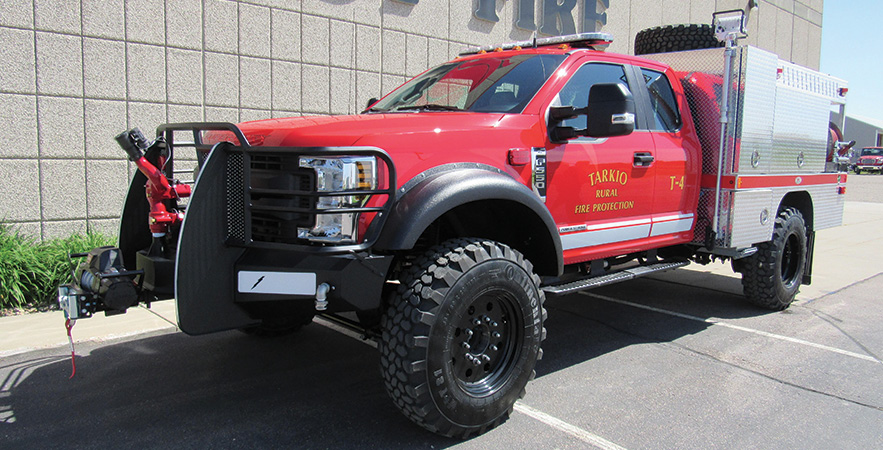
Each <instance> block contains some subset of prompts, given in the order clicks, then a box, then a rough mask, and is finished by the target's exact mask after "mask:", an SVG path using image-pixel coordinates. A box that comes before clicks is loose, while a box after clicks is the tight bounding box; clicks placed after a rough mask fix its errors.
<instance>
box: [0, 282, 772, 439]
mask: <svg viewBox="0 0 883 450" xmlns="http://www.w3.org/2000/svg"><path fill="white" fill-rule="evenodd" d="M591 292H592V293H596V294H599V295H604V296H609V297H615V298H618V299H622V300H626V301H630V302H634V303H641V304H645V305H647V306H652V307H656V308H661V309H669V310H675V311H678V312H681V313H684V314H690V315H694V316H697V317H719V318H737V317H750V316H757V315H761V314H764V313H766V312H765V311H763V310H759V309H756V308H753V307H751V306H748V305H747V304H746V303H745V302H743V301H742V300H740V299H739V298H738V297H737V296H734V295H732V294H727V293H722V292H717V291H711V290H706V289H700V288H695V287H685V286H683V285H678V284H674V283H666V282H662V281H657V280H636V281H633V282H631V283H624V284H620V285H615V286H610V287H607V288H601V289H597V290H594V291H591ZM547 308H548V310H549V319H548V321H547V324H546V328H547V329H548V330H549V337H548V339H547V340H546V342H545V343H544V345H543V348H544V349H545V358H544V359H543V360H542V361H540V363H539V364H538V366H537V372H538V376H540V377H542V376H545V375H548V374H551V373H554V372H556V371H559V370H563V369H567V368H569V367H571V366H573V365H576V364H579V363H582V362H585V361H588V360H591V359H593V358H596V357H598V356H600V355H603V354H606V353H609V352H614V351H617V350H619V349H622V348H625V347H628V346H631V345H635V344H642V343H648V342H667V341H671V340H674V339H677V338H679V337H682V336H685V335H690V334H695V333H699V332H701V331H703V330H705V329H706V328H708V327H709V326H711V325H710V324H707V323H702V322H697V321H694V320H688V319H683V318H678V317H673V316H670V315H665V314H660V313H656V312H651V311H646V310H642V309H639V308H635V307H633V306H627V305H621V304H616V303H611V302H609V301H604V300H599V299H597V298H593V297H591V296H586V295H580V294H576V295H570V296H567V297H561V298H557V299H550V300H548V301H547ZM65 351H66V349H64V348H61V349H54V350H49V351H42V352H32V353H29V354H25V355H17V356H13V357H10V358H5V361H4V362H3V363H2V364H0V382H2V384H0V436H2V439H3V440H4V441H5V442H6V444H4V447H5V448H19V447H27V448H56V447H70V446H75V447H81V448H108V447H111V448H117V447H131V448H160V447H162V448H168V447H175V448H181V447H184V448H187V447H200V448H207V447H222V448H254V447H259V448H276V447H298V448H303V447H306V448H384V449H392V448H417V447H419V448H430V447H431V448H447V447H450V446H452V445H455V444H457V443H459V442H460V441H458V440H452V439H446V438H442V437H439V436H436V435H434V434H432V433H429V432H427V431H425V430H423V429H421V428H419V427H417V426H415V425H413V424H411V423H410V422H409V421H408V420H407V419H406V418H405V417H404V416H403V415H402V414H400V413H399V411H398V410H397V409H396V408H395V406H394V405H393V404H392V402H391V401H390V400H389V398H388V397H387V395H386V392H385V389H384V387H383V382H382V380H381V377H380V374H379V369H378V362H377V360H378V355H377V351H376V350H375V349H372V348H371V347H369V346H367V345H364V344H362V343H359V342H356V341H355V340H353V339H352V338H349V337H346V336H343V335H341V334H339V333H337V332H335V331H332V330H330V329H328V328H325V327H322V326H319V325H316V324H313V325H311V326H309V327H306V328H305V329H304V330H302V331H301V332H300V333H298V334H296V335H293V336H288V337H284V338H278V339H256V338H252V337H248V336H245V335H242V334H241V333H238V332H226V333H219V334H214V335H208V336H199V337H190V336H186V335H183V334H181V333H173V334H164V335H159V336H154V337H148V338H143V339H139V340H134V341H128V342H121V343H116V344H110V345H97V344H88V343H82V344H80V345H79V347H78V353H79V354H81V355H83V356H80V357H79V358H78V361H77V367H78V373H77V376H76V377H75V378H74V379H72V380H68V375H69V374H70V361H69V360H68V359H67V358H65V356H64V355H65Z"/></svg>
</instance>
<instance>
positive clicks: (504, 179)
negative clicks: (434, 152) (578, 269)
mask: <svg viewBox="0 0 883 450" xmlns="http://www.w3.org/2000/svg"><path fill="white" fill-rule="evenodd" d="M482 200H508V201H512V202H517V203H519V204H521V205H523V206H525V207H527V208H528V209H530V211H532V212H533V213H534V214H535V215H536V217H537V218H539V219H540V220H541V221H542V223H543V224H544V225H545V227H546V230H547V232H548V234H549V238H550V240H551V242H552V244H553V247H554V249H550V250H551V251H554V252H555V259H556V260H557V263H558V264H557V266H558V268H557V269H558V270H557V271H558V273H559V274H560V273H561V272H562V270H563V267H564V261H563V253H562V247H561V237H560V236H559V235H558V227H557V225H555V220H554V219H553V218H552V214H551V213H549V210H548V209H547V208H546V205H545V204H544V203H543V201H542V200H540V198H539V197H538V196H537V195H536V194H535V193H534V192H533V191H531V190H530V189H529V188H528V187H527V186H525V185H523V184H521V183H520V182H518V181H517V180H515V179H514V178H512V177H511V176H509V175H508V174H506V173H505V172H503V171H501V170H499V169H497V168H495V167H491V166H485V165H480V164H452V165H448V166H440V167H436V168H434V169H431V170H429V171H427V172H424V173H422V174H420V175H418V176H416V177H414V178H413V179H412V180H411V181H410V182H409V183H407V184H406V185H405V186H404V187H402V188H401V189H399V195H398V198H397V199H396V202H395V204H394V205H393V207H392V210H391V212H390V216H389V218H388V219H387V222H386V224H385V225H384V227H383V230H382V231H381V233H380V237H379V238H378V240H377V243H376V245H375V247H376V248H378V249H383V250H389V251H396V250H410V249H412V248H413V247H414V245H415V244H416V243H417V239H419V238H420V236H421V235H422V234H423V232H424V231H425V230H426V229H427V228H428V227H429V226H430V225H431V224H432V223H433V222H435V221H436V220H438V218H440V217H441V216H442V215H444V214H445V213H447V212H448V211H451V210H452V209H454V208H456V207H457V206H460V205H464V204H466V203H470V202H475V201H482Z"/></svg>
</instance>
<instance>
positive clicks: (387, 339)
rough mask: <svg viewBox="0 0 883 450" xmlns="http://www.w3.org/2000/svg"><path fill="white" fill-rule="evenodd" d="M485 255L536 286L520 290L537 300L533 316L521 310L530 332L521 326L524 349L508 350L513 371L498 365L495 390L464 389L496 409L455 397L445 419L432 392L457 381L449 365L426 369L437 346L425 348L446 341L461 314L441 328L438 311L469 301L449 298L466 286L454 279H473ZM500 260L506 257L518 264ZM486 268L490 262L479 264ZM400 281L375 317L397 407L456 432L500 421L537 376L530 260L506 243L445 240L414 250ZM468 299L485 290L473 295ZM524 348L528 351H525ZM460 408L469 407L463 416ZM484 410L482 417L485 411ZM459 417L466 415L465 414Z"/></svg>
mask: <svg viewBox="0 0 883 450" xmlns="http://www.w3.org/2000/svg"><path fill="white" fill-rule="evenodd" d="M501 261H502V263H501ZM488 262H491V263H493V264H502V265H503V266H504V267H509V268H512V269H515V270H517V268H520V269H521V270H523V271H524V273H523V274H519V275H518V277H520V278H521V279H522V280H529V284H531V285H532V288H531V289H533V290H535V292H533V293H527V292H528V291H521V292H523V293H524V296H525V298H526V297H530V298H536V299H537V302H536V304H535V305H534V304H531V305H530V306H529V311H530V312H531V315H532V316H534V317H523V318H522V321H523V323H525V324H528V323H530V324H534V325H535V327H530V328H531V330H535V331H534V332H533V333H532V332H527V331H525V332H523V339H522V340H521V342H522V346H521V347H519V348H521V349H522V350H521V352H520V353H519V354H527V355H526V356H524V355H522V356H521V357H515V358H514V361H513V362H511V363H506V364H512V365H513V367H514V366H517V369H518V370H513V371H511V372H510V371H509V370H508V369H507V370H505V373H506V376H505V377H502V379H503V380H505V382H504V385H503V387H501V388H500V389H499V391H495V392H493V393H491V394H490V395H488V396H486V397H468V396H466V398H467V400H470V401H471V400H475V401H476V402H478V401H483V402H487V403H486V406H487V408H486V409H488V410H494V411H495V413H493V414H487V413H486V412H485V409H483V408H471V407H472V406H473V404H472V403H469V402H468V401H467V402H462V403H458V408H459V409H456V410H455V411H457V412H458V413H461V414H460V416H461V417H453V418H451V417H448V416H446V415H445V406H444V405H441V406H440V405H439V403H443V401H440V400H439V398H441V395H442V394H444V393H445V392H446V391H445V389H449V390H451V391H453V390H455V389H457V386H458V385H457V384H456V383H458V381H457V379H456V378H455V377H453V376H449V375H450V374H449V373H448V372H445V376H444V379H445V380H446V381H441V380H442V375H440V373H441V369H438V370H434V371H433V372H434V373H430V371H431V367H433V366H435V365H436V363H435V362H434V361H435V360H434V358H435V357H437V355H438V353H436V354H433V353H431V352H430V351H429V349H431V348H433V347H436V346H438V345H441V344H440V343H444V342H450V341H445V338H444V336H448V335H450V334H449V333H450V331H449V330H451V329H452V328H454V327H455V325H453V324H454V323H456V320H461V319H456V318H455V319H454V320H451V321H449V322H448V326H447V328H444V327H443V322H445V320H443V319H442V316H445V317H454V316H453V315H447V314H448V313H447V312H446V311H457V308H458V307H457V306H456V305H458V304H468V303H469V302H470V301H471V300H464V301H460V302H454V301H452V298H456V296H457V292H458V291H459V292H471V291H467V290H465V289H464V288H463V287H462V286H463V285H462V284H461V285H458V282H460V281H461V280H466V281H463V283H466V282H467V281H468V280H469V279H470V277H472V278H471V279H472V280H475V279H477V278H476V277H477V276H478V275H481V274H483V272H482V271H481V269H480V267H481V266H482V265H485V264H486V263H488ZM506 263H511V264H513V265H514V266H517V268H516V267H513V266H512V265H510V264H506ZM485 267H490V266H488V265H485ZM494 267H496V266H494ZM470 272H472V274H471V275H470ZM483 279H484V278H482V280H483ZM400 281H401V284H400V285H399V287H398V289H397V290H396V292H395V293H393V295H391V298H390V299H389V300H388V303H387V305H388V306H387V307H386V310H385V311H384V314H383V316H382V318H381V330H382V336H381V340H380V345H379V349H380V366H381V372H382V376H383V379H384V384H385V386H386V389H387V392H388V393H389V395H390V397H391V398H392V400H393V402H394V403H395V405H396V407H398V408H399V409H400V410H401V411H402V413H403V414H404V415H405V416H406V417H408V418H409V419H410V420H412V421H413V422H415V423H417V424H418V425H420V426H422V427H424V428H426V429H427V430H429V431H432V432H434V433H437V434H440V435H443V436H448V437H456V438H461V439H467V438H470V437H472V436H476V435H479V434H482V433H484V432H486V431H488V430H490V429H492V428H494V427H496V426H498V425H500V424H501V423H503V422H505V421H506V419H508V417H509V415H510V414H511V412H512V409H513V405H514V403H515V401H516V400H517V399H518V398H521V397H523V396H524V393H525V389H524V385H525V384H526V383H527V382H528V381H529V380H532V379H533V378H534V376H535V375H536V372H535V371H534V370H533V369H534V365H535V363H536V360H539V359H540V358H541V357H542V350H541V349H540V344H541V342H542V340H543V339H545V336H546V330H545V328H543V327H542V325H543V321H544V320H545V318H546V310H545V309H544V308H543V302H544V300H545V295H544V293H543V291H542V290H541V289H539V285H540V278H539V277H538V276H537V275H536V274H534V272H533V266H532V264H531V263H530V262H529V261H528V260H526V259H525V258H524V256H523V255H522V254H521V253H519V252H518V251H516V250H513V249H512V248H510V247H509V246H507V245H505V244H501V243H498V242H494V241H489V240H482V239H476V238H461V239H452V240H449V241H446V242H444V243H442V244H440V245H438V246H435V247H432V248H431V249H429V250H427V251H426V252H425V253H423V254H422V255H420V256H417V257H416V259H415V260H414V261H413V264H412V265H411V266H410V267H409V268H408V269H407V270H406V271H405V273H403V274H402V275H401V276H400ZM482 282H484V281H482ZM494 282H496V281H494ZM503 283H505V281H504V282H503ZM467 285H468V284H467ZM446 295H449V297H446ZM519 295H521V294H519ZM471 298H474V299H481V298H484V297H482V296H481V295H477V294H476V295H475V296H473V297H471ZM475 302H478V300H475ZM518 305H519V306H521V307H522V310H521V311H523V310H524V309H525V308H527V306H525V305H524V304H522V303H518ZM461 308H464V309H465V308H466V307H465V306H462V307H461ZM516 310H517V308H516ZM518 313H519V312H516V314H518ZM470 314H471V313H470ZM515 323H518V322H517V321H515ZM458 331H459V329H458ZM440 336H441V337H440ZM470 336H471V333H470ZM443 347H444V348H445V351H446V352H448V353H444V354H445V355H447V356H448V357H450V356H451V355H452V354H454V353H455V352H454V350H451V348H453V347H456V346H455V345H453V344H451V345H450V346H443ZM436 348H437V347H436ZM525 348H528V349H529V350H527V351H524V349H525ZM529 353H532V354H529ZM434 355H436V356H434ZM442 358H444V356H443V357H442ZM442 358H439V361H442V362H443V363H444V364H446V363H447V360H445V359H442ZM502 359H505V358H502ZM506 361H509V360H506ZM449 367H451V368H452V369H451V373H453V367H454V363H453V362H451V364H450V366H449ZM446 370H447V369H446ZM476 370H477V369H476ZM464 392H465V391H464ZM464 395H465V394H464V393H463V392H461V391H458V392H456V393H455V395H454V396H453V397H454V398H458V399H459V398H460V397H461V396H464ZM446 398H447V397H446ZM501 402H504V403H501ZM470 408H471V409H470ZM463 410H468V412H467V413H466V414H465V415H464V414H462V412H463ZM448 415H452V416H456V414H450V410H448ZM485 415H488V416H489V417H484V416H485ZM475 416H477V417H478V420H479V422H481V423H463V422H468V421H470V420H471V421H474V420H475ZM466 417H469V419H468V420H467V419H466ZM458 419H459V420H460V422H458ZM485 419H486V420H485Z"/></svg>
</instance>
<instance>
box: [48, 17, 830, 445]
mask: <svg viewBox="0 0 883 450" xmlns="http://www.w3.org/2000/svg"><path fill="white" fill-rule="evenodd" d="M739 13H741V11H740V12H739ZM731 15H732V14H731ZM727 17H728V16H727V15H726V14H725V15H723V16H718V17H716V20H715V25H714V26H708V25H703V26H697V25H692V26H683V25H682V26H667V27H658V28H655V29H650V30H646V31H645V32H642V33H641V34H639V36H638V42H637V44H636V49H638V52H639V53H642V54H643V56H641V57H637V56H626V55H619V54H611V53H607V52H605V51H604V49H605V48H606V46H607V45H608V44H609V43H610V42H611V39H612V38H611V36H610V35H608V34H604V33H584V34H578V35H571V36H560V37H554V38H544V39H534V40H532V41H526V42H516V43H510V44H504V45H501V46H493V47H487V48H476V49H471V50H468V51H466V52H464V53H462V54H461V55H460V56H459V57H458V58H456V59H454V60H453V61H451V62H448V63H445V64H442V65H440V66H438V67H435V68H431V69H429V70H427V71H426V72H424V73H422V74H421V75H419V76H417V77H416V78H414V79H412V80H410V81H408V82H406V83H405V84H404V85H402V86H401V87H399V88H398V89H396V90H394V91H393V92H392V93H390V94H388V95H387V96H385V97H384V98H382V99H380V100H375V99H372V100H371V102H370V103H369V106H368V107H367V109H365V110H364V112H362V113H361V114H357V115H351V116H328V117H295V118H285V119H270V120H260V121H254V122H245V123H240V124H238V125H234V124H229V123H178V124H165V125H162V126H160V127H159V128H158V129H157V132H156V135H155V139H154V140H152V141H150V140H148V139H147V138H146V137H144V136H143V135H142V134H141V133H140V132H139V131H137V129H136V130H130V131H128V132H124V133H122V134H120V135H119V136H118V137H117V140H118V142H119V143H120V145H121V147H122V148H123V149H124V150H125V151H126V153H127V155H128V158H129V160H131V161H132V162H134V163H135V164H136V165H137V167H138V169H139V172H138V173H137V174H136V175H135V177H134V178H133V180H132V182H131V186H130V188H129V193H128V197H127V199H126V201H125V206H124V208H123V212H122V217H121V223H120V236H119V245H118V246H117V247H113V248H110V247H107V248H99V249H95V250H93V251H91V252H89V253H88V254H84V255H79V256H82V257H83V259H82V260H81V262H80V265H79V268H78V269H77V270H76V271H75V273H74V279H73V280H72V281H71V282H70V283H69V284H66V285H63V286H61V287H60V288H59V302H60V304H61V307H62V308H63V309H64V310H65V312H66V314H67V316H68V318H70V319H79V318H85V317H89V316H91V315H92V314H94V313H97V312H100V311H104V312H106V313H108V314H114V313H120V312H123V311H125V310H126V308H129V307H132V306H135V305H138V304H139V303H150V302H154V301H158V300H165V299H172V298H174V299H175V300H176V301H177V318H178V322H179V326H180V328H181V330H183V331H184V332H185V333H188V334H204V333H211V332H217V331H222V330H231V329H239V330H242V331H245V332H247V333H252V334H261V335H279V334H285V333H288V332H291V331H294V330H296V329H298V328H299V327H301V326H303V325H306V324H308V323H310V322H311V321H312V320H313V318H314V316H316V315H321V316H322V317H323V318H325V319H328V320H333V321H335V322H336V323H338V324H340V325H342V326H345V327H349V328H353V329H356V330H359V332H361V333H364V334H365V335H367V336H369V337H373V338H375V339H376V340H377V341H378V344H379V349H380V368H381V372H382V377H383V379H384V382H385V385H386V388H387V390H388V392H389V394H390V396H391V398H392V400H393V402H394V403H395V404H396V406H397V407H398V408H399V409H400V410H401V411H402V412H403V413H404V414H405V415H406V416H407V417H409V418H410V419H411V420H413V421H414V422H416V423H417V424H419V425H421V426H423V427H425V428H427V429H429V430H431V431H433V432H436V433H439V434H442V435H446V436H457V437H461V438H466V437H470V436H473V435H476V434H478V433H482V432H484V431H486V430H488V429H490V428H493V427H494V426H496V425H498V424H500V423H501V422H503V421H504V420H505V419H506V418H507V417H508V416H509V414H510V413H511V411H512V408H513V405H514V403H515V401H516V400H517V399H518V398H520V397H521V396H522V395H524V392H525V391H524V389H525V386H526V384H527V383H528V381H529V380H530V379H531V378H532V377H533V376H534V366H535V364H536V362H537V360H539V359H540V358H541V356H542V351H541V349H540V345H541V343H542V341H543V339H544V338H545V335H546V331H545V329H544V326H543V325H544V320H545V319H546V312H545V309H544V308H543V302H544V301H545V299H546V298H547V297H550V296H557V295H565V294H569V293H572V292H577V291H581V290H584V289H590V288H593V287H597V286H603V285H607V284H610V283H616V282H621V281H627V280H630V279H633V278H636V277H641V276H644V275H647V274H651V273H655V272H659V271H662V270H669V269H673V268H676V267H680V266H684V265H686V264H688V263H690V262H696V263H701V264H706V263H709V262H711V261H713V260H716V259H722V260H729V261H731V263H732V267H733V269H734V270H735V271H737V272H740V273H741V276H742V284H743V286H744V292H745V297H746V299H747V300H748V301H749V302H751V303H753V304H755V305H759V306H760V307H763V308H768V309H772V310H781V309H784V308H787V307H788V305H789V304H790V303H791V302H792V301H793V300H794V297H795V295H796V293H797V291H798V287H799V286H800V285H801V284H808V283H809V282H810V278H811V268H812V255H813V241H814V237H815V233H816V231H817V230H820V229H824V228H828V227H834V226H837V225H839V224H840V223H841V220H842V214H843V199H844V196H843V194H844V192H845V186H844V183H845V182H846V175H845V173H839V172H825V161H826V152H827V147H828V142H827V139H828V135H829V133H828V125H829V115H830V111H831V108H832V106H833V107H835V108H836V107H840V108H842V107H843V105H844V104H845V93H846V84H845V82H844V81H842V80H839V79H836V78H833V77H830V76H827V75H824V74H821V73H818V72H816V71H813V70H810V69H807V68H804V67H800V66H797V65H794V64H791V63H788V62H786V61H782V60H780V59H779V58H778V57H776V55H774V54H772V53H769V52H766V51H764V50H761V49H759V48H754V47H751V46H746V45H740V44H737V43H736V38H737V37H739V29H740V28H741V27H742V24H743V23H744V17H742V16H739V17H738V18H737V19H728V18H727ZM727 20H730V21H731V22H732V20H739V21H740V23H739V24H738V26H735V31H733V29H728V28H727V27H728V26H729V25H728V22H726V21H727ZM731 28H732V27H731ZM706 47H710V48H706ZM182 173H185V174H192V175H193V180H192V181H180V180H179V179H177V178H176V177H177V176H180V175H181V174H182Z"/></svg>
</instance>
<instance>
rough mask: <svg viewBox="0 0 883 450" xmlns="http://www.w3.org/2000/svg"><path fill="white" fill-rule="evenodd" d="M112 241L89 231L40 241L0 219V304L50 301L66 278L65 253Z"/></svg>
mask: <svg viewBox="0 0 883 450" xmlns="http://www.w3.org/2000/svg"><path fill="white" fill-rule="evenodd" d="M115 241H116V239H114V238H112V237H109V236H106V235H103V234H101V233H95V232H89V233H86V234H85V235H81V234H75V235H71V236H68V237H66V238H60V239H52V240H47V241H44V242H40V241H38V240H36V239H34V238H30V237H27V236H24V235H22V234H21V233H19V232H18V230H16V229H15V228H14V227H12V226H10V225H9V224H4V223H0V308H20V307H23V306H25V305H29V306H36V307H40V306H50V305H52V304H54V303H55V299H56V297H57V295H58V291H57V287H58V285H59V284H62V283H65V282H67V281H68V279H69V278H70V273H71V269H72V265H71V262H70V259H69V258H68V254H69V253H80V252H87V251H89V250H92V249H93V248H95V247H101V246H103V245H113V244H114V242H115Z"/></svg>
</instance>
